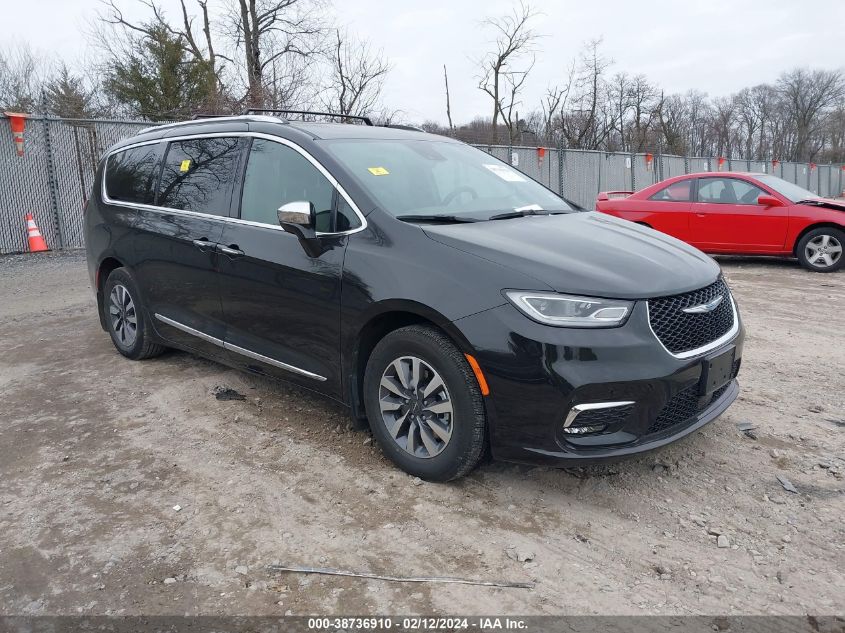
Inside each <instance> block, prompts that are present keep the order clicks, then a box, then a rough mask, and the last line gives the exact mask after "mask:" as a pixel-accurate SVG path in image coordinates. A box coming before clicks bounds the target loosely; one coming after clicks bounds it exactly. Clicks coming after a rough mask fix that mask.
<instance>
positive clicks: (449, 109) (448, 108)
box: [443, 64, 455, 132]
mask: <svg viewBox="0 0 845 633" xmlns="http://www.w3.org/2000/svg"><path fill="white" fill-rule="evenodd" d="M443 82H444V83H445V84H446V118H447V119H448V120H449V131H450V132H454V131H455V125H454V124H453V123H452V101H451V98H450V97H449V75H448V73H447V72H446V64H443Z"/></svg>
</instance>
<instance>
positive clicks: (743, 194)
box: [698, 178, 765, 204]
mask: <svg viewBox="0 0 845 633" xmlns="http://www.w3.org/2000/svg"><path fill="white" fill-rule="evenodd" d="M763 194H765V192H764V191H763V190H762V189H760V188H759V187H756V186H754V185H752V184H751V183H750V182H746V181H744V180H737V179H736V178H702V179H701V180H699V181H698V201H699V202H709V203H714V204H756V203H757V198H758V197H759V196H761V195H763Z"/></svg>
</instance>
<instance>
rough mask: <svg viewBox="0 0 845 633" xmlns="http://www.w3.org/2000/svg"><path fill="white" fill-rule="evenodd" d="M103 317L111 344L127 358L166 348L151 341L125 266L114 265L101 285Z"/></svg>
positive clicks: (134, 358)
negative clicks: (116, 266)
mask: <svg viewBox="0 0 845 633" xmlns="http://www.w3.org/2000/svg"><path fill="white" fill-rule="evenodd" d="M103 320H104V321H105V324H106V329H107V330H108V333H109V336H111V340H112V343H114V346H115V347H116V348H117V351H118V352H120V353H121V354H123V355H124V356H126V358H131V359H132V360H143V359H145V358H152V357H153V356H158V355H159V354H161V353H162V352H164V351H165V349H166V348H165V347H164V346H163V345H159V344H158V343H155V342H154V341H153V334H152V332H151V327H150V324H149V321H148V319H147V316H146V312H145V311H144V309H143V306H142V305H141V293H140V292H139V291H138V284H136V283H135V279H133V277H132V274H131V273H130V272H129V271H128V270H127V269H126V268H116V269H115V270H113V271H112V272H111V274H110V275H109V276H108V279H106V283H105V285H104V286H103Z"/></svg>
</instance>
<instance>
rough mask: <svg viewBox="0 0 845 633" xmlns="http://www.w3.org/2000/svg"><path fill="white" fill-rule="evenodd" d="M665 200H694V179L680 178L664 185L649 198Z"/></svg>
mask: <svg viewBox="0 0 845 633" xmlns="http://www.w3.org/2000/svg"><path fill="white" fill-rule="evenodd" d="M649 200H657V201H663V202H689V201H690V200H692V179H691V178H690V179H687V180H679V181H678V182H673V183H672V184H671V185H668V186H666V187H663V189H661V190H660V191H658V192H657V193H655V194H652V196H651V197H650V198H649Z"/></svg>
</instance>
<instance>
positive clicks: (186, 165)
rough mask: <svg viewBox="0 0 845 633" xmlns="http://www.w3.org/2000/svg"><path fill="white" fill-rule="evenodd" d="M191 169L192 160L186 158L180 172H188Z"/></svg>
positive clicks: (180, 166)
mask: <svg viewBox="0 0 845 633" xmlns="http://www.w3.org/2000/svg"><path fill="white" fill-rule="evenodd" d="M190 168H191V160H190V159H189V158H186V159H185V160H183V161H182V164H181V165H179V171H188V170H189V169H190Z"/></svg>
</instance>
